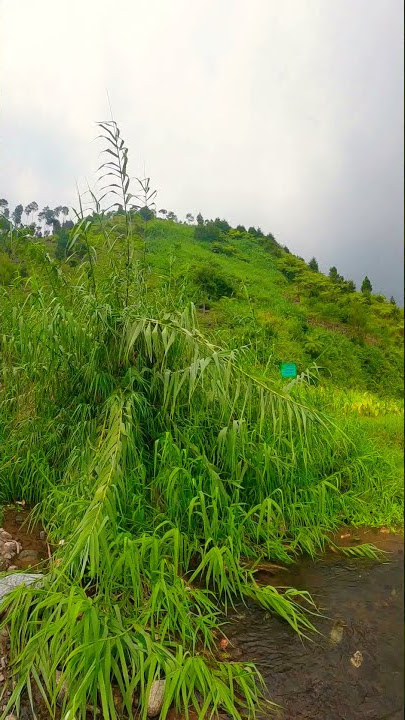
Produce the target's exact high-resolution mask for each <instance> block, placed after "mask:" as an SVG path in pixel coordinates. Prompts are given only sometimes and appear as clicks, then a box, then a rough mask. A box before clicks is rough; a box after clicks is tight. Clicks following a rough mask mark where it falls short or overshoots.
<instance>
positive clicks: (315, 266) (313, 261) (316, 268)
mask: <svg viewBox="0 0 405 720" xmlns="http://www.w3.org/2000/svg"><path fill="white" fill-rule="evenodd" d="M308 267H309V268H310V269H311V270H313V271H314V272H319V266H318V261H317V259H316V258H314V257H313V258H311V260H310V261H309V263H308Z"/></svg>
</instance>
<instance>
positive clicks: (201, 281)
mask: <svg viewBox="0 0 405 720" xmlns="http://www.w3.org/2000/svg"><path fill="white" fill-rule="evenodd" d="M191 276H192V280H193V282H194V284H195V285H196V287H197V288H198V290H199V291H200V295H201V298H202V299H203V300H219V299H220V298H221V297H230V296H231V295H233V294H234V293H235V285H234V283H233V282H232V280H231V279H230V278H229V277H228V276H226V275H224V274H223V273H222V272H221V269H220V268H218V267H216V266H213V265H212V264H210V265H201V266H199V267H196V268H194V269H193V270H192V273H191Z"/></svg>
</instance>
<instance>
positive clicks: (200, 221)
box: [197, 212, 204, 225]
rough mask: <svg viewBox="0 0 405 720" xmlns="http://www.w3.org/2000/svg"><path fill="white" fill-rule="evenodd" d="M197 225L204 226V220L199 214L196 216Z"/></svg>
mask: <svg viewBox="0 0 405 720" xmlns="http://www.w3.org/2000/svg"><path fill="white" fill-rule="evenodd" d="M197 225H204V218H203V216H202V215H201V213H200V212H199V213H198V215H197Z"/></svg>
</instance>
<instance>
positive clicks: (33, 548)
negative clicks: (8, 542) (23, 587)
mask: <svg viewBox="0 0 405 720" xmlns="http://www.w3.org/2000/svg"><path fill="white" fill-rule="evenodd" d="M1 527H2V529H3V530H4V531H5V532H6V533H8V534H9V535H10V537H11V538H12V540H13V541H14V542H16V543H18V546H19V552H18V553H16V554H15V555H13V557H12V558H10V559H5V560H3V567H2V568H1V569H2V570H7V569H14V570H27V569H28V568H29V569H30V570H31V571H34V572H35V571H38V572H43V571H44V568H45V567H46V564H47V561H48V560H49V557H50V554H51V548H50V546H49V544H48V542H47V540H46V534H45V531H44V529H43V527H42V526H41V525H39V524H38V523H34V524H32V523H30V522H29V510H27V509H26V508H24V507H21V506H12V507H7V508H5V510H4V513H3V521H2V523H1ZM0 562H1V561H0Z"/></svg>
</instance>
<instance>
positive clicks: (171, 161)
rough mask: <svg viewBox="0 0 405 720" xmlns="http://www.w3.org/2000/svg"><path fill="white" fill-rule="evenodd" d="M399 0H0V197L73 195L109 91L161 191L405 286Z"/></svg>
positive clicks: (133, 155)
mask: <svg viewBox="0 0 405 720" xmlns="http://www.w3.org/2000/svg"><path fill="white" fill-rule="evenodd" d="M402 53H403V10H402V2H401V1H400V0H282V1H280V0H192V1H191V0H170V1H168V0H148V1H146V0H144V1H143V2H140V0H114V1H113V2H111V1H110V0H108V1H107V0H0V90H1V111H0V138H1V147H0V152H1V156H0V163H1V165H0V197H6V198H7V199H8V200H9V202H10V205H14V204H16V203H18V202H22V203H23V204H24V205H25V204H27V203H28V202H30V201H31V200H36V201H37V202H38V203H39V205H40V206H43V205H50V206H51V207H53V206H55V205H59V204H67V205H71V204H73V203H74V202H75V181H76V179H77V180H79V182H81V183H82V184H83V183H84V181H85V179H88V181H89V182H90V183H92V182H93V178H94V171H95V169H96V168H97V166H98V164H99V162H98V151H99V149H100V148H99V147H98V145H97V143H96V142H94V141H93V139H94V138H95V136H96V134H97V132H96V128H95V125H94V123H95V121H97V120H100V119H105V118H106V117H108V116H109V110H108V101H107V90H108V93H109V95H110V98H111V103H112V107H113V112H114V115H115V117H116V119H117V120H118V121H119V123H120V125H121V129H122V133H123V135H124V137H125V138H126V141H127V144H128V146H129V151H130V156H129V157H130V167H129V170H130V173H131V174H133V175H137V174H143V169H144V167H146V172H147V174H148V175H150V176H151V178H152V184H153V186H154V187H155V188H157V190H158V207H164V208H166V209H169V210H174V211H175V212H176V213H177V214H178V215H179V216H180V217H184V215H185V214H186V212H188V211H191V212H198V211H199V210H200V211H201V212H202V214H203V215H204V217H215V216H218V215H219V216H221V217H225V218H226V219H228V220H229V221H230V222H231V224H234V225H236V224H238V223H243V224H245V225H246V226H248V225H255V226H257V225H259V226H260V227H261V228H262V229H263V231H265V232H269V231H271V232H272V233H273V234H274V235H275V236H276V238H277V239H278V241H279V242H280V243H282V244H283V245H287V246H288V247H289V248H290V249H291V250H292V251H293V252H294V253H296V254H298V255H301V256H302V257H304V258H305V259H307V260H308V259H309V258H310V257H311V256H312V255H315V256H316V257H317V258H318V261H319V263H320V267H321V269H322V270H324V271H327V270H328V268H329V267H330V266H331V265H336V266H337V267H338V270H339V272H341V273H342V274H343V275H344V276H345V277H346V278H352V279H354V280H355V281H356V282H357V283H359V282H361V279H362V278H363V277H364V275H365V274H367V275H369V277H370V279H371V281H372V283H373V288H374V290H375V291H380V292H383V293H385V294H387V295H388V296H390V295H391V294H394V295H395V296H396V297H397V298H398V299H401V298H402V297H403V269H402V268H403V190H404V188H403V113H404V108H403V59H402Z"/></svg>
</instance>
